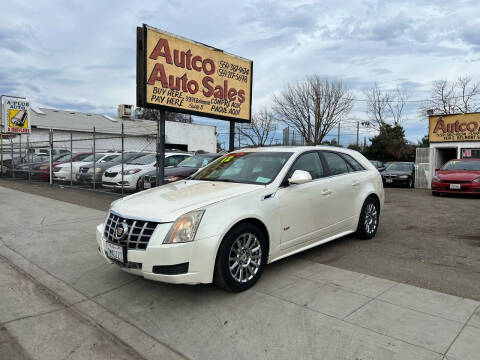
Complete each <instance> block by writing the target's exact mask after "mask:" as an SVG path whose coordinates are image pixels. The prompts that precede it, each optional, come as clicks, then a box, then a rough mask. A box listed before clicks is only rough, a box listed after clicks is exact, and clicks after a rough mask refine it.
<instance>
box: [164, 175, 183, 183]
mask: <svg viewBox="0 0 480 360" xmlns="http://www.w3.org/2000/svg"><path fill="white" fill-rule="evenodd" d="M180 179H181V178H180V176H167V177H166V178H165V181H166V182H174V181H177V180H180Z"/></svg>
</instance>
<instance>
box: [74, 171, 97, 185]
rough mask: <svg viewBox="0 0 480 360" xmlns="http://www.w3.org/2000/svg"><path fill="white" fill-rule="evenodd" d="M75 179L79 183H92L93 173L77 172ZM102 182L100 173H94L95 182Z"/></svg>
mask: <svg viewBox="0 0 480 360" xmlns="http://www.w3.org/2000/svg"><path fill="white" fill-rule="evenodd" d="M75 179H76V181H78V182H80V183H92V182H93V174H92V173H77V174H76V175H75ZM101 182H102V174H95V183H101Z"/></svg>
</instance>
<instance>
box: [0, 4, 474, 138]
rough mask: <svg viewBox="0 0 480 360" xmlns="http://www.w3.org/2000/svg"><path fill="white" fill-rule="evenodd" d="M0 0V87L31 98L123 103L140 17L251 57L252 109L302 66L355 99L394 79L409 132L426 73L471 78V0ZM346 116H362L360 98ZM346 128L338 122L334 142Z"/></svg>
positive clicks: (223, 127)
mask: <svg viewBox="0 0 480 360" xmlns="http://www.w3.org/2000/svg"><path fill="white" fill-rule="evenodd" d="M1 9H2V14H3V16H2V21H1V22H0V55H1V60H0V93H2V94H12V95H22V96H26V97H27V98H28V99H29V100H31V101H32V102H33V104H34V105H36V106H44V107H53V108H59V109H68V110H77V111H86V112H98V113H105V114H114V113H115V111H116V110H115V109H116V106H117V104H120V103H127V104H133V103H134V102H135V70H136V69H135V36H136V35H135V29H136V26H138V25H141V24H142V23H146V24H149V25H151V26H154V27H157V28H160V29H164V30H167V31H169V32H172V33H175V34H179V35H182V36H184V37H187V38H191V39H194V40H197V41H200V42H203V43H207V44H209V45H213V46H215V47H217V48H222V49H224V50H226V51H228V52H230V53H234V54H237V55H240V56H242V57H246V58H249V59H252V60H253V61H254V79H253V84H254V85H253V108H254V110H255V109H261V108H263V107H268V106H269V105H270V104H271V99H272V94H274V93H275V92H278V91H279V90H281V89H282V87H284V86H285V85H286V84H288V83H292V82H295V81H297V80H300V79H302V78H303V77H305V76H307V75H311V74H318V75H320V76H325V77H329V78H332V79H339V80H342V81H344V82H345V83H346V84H348V86H349V87H351V89H352V90H353V91H354V93H355V96H356V98H358V99H359V100H361V99H363V98H364V95H363V91H364V90H365V89H367V88H369V87H371V86H372V85H373V83H374V82H377V83H378V84H379V85H380V86H381V87H382V88H385V89H393V88H395V87H396V86H401V87H404V88H406V89H407V90H408V92H409V94H410V100H412V102H411V103H410V104H409V106H408V108H407V110H408V113H407V120H406V121H405V123H404V126H405V129H406V133H407V138H408V139H409V140H411V141H416V140H418V139H420V138H421V137H422V136H423V135H424V134H426V132H427V122H426V121H425V120H423V119H421V118H419V116H418V114H417V107H418V103H416V102H414V101H415V100H420V99H425V98H426V97H428V91H429V88H430V86H431V83H432V81H433V80H438V79H443V78H450V79H454V78H456V77H457V76H458V75H471V76H472V77H473V78H474V79H475V80H480V66H478V64H479V60H480V2H478V1H460V0H456V1H443V0H438V1H428V0H403V1H381V0H358V1H354V0H349V1H348V2H346V1H342V2H340V1H338V0H324V1H313V0H312V1H309V0H291V1H280V0H277V1H266V0H265V1H251V0H244V1H235V2H233V1H228V0H208V1H186V0H184V1H180V0H168V1H132V0H130V1H120V0H116V1H113V0H111V1H87V0H83V1H65V0H63V1H53V0H48V1H41V0H36V1H31V0H28V1H20V0H15V1H9V0H2V1H1ZM350 118H351V119H352V121H355V120H357V119H359V120H363V119H365V118H366V114H365V103H364V102H362V101H357V102H356V104H355V107H354V111H353V112H352V114H351V116H350ZM196 121H197V122H209V123H213V124H215V125H217V126H218V128H219V133H220V135H221V138H220V140H221V141H226V138H227V137H226V132H227V128H228V124H227V123H226V122H223V121H213V122H212V121H207V120H203V119H197V120H196ZM362 132H363V130H362ZM353 133H354V130H353V129H351V128H349V127H348V126H347V125H346V126H345V128H342V134H345V135H344V136H343V135H342V138H341V143H344V144H348V143H350V142H353V141H354V136H353V135H349V134H353ZM363 133H364V135H366V133H365V132H363ZM332 136H334V135H332ZM362 136H363V135H362Z"/></svg>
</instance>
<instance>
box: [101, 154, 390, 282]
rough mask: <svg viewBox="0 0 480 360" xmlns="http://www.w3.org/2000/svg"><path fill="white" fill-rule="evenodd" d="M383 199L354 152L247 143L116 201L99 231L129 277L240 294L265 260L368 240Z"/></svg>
mask: <svg viewBox="0 0 480 360" xmlns="http://www.w3.org/2000/svg"><path fill="white" fill-rule="evenodd" d="M383 203H384V191H383V186H382V180H381V176H380V174H379V173H378V171H377V170H376V168H375V167H374V166H373V165H372V164H371V163H370V162H369V161H368V160H367V159H366V158H365V157H363V156H362V155H361V154H359V153H358V152H356V151H353V150H348V149H338V148H332V147H326V146H315V147H282V148H275V147H273V148H256V149H245V150H239V151H235V152H233V153H230V154H227V155H225V156H223V157H221V158H220V159H218V160H217V161H214V162H212V163H211V164H210V165H207V166H206V167H204V168H203V169H201V170H200V171H198V172H197V173H195V174H194V175H193V176H191V177H190V178H189V179H188V180H185V181H179V182H175V183H171V184H167V185H163V186H160V187H156V188H154V189H150V190H146V191H142V192H139V193H137V194H133V195H130V196H127V197H124V198H122V199H120V200H118V201H116V202H114V203H113V204H112V206H111V210H110V212H109V214H108V217H107V219H106V221H105V223H104V224H101V225H99V226H98V227H97V235H96V236H97V243H98V247H99V249H100V254H101V255H102V256H104V258H105V259H107V261H110V262H113V263H116V264H118V265H120V266H121V267H122V268H123V269H125V270H127V271H129V272H131V273H135V274H138V275H141V276H144V277H145V278H148V279H152V280H157V281H165V282H172V283H189V284H195V283H210V282H212V281H215V282H216V283H217V284H218V285H220V286H222V287H224V288H226V289H228V290H231V291H242V290H245V289H248V288H249V287H251V286H252V285H254V284H255V282H256V281H257V280H258V278H259V277H260V276H261V273H262V271H263V269H264V267H265V265H266V264H267V263H270V262H273V261H276V260H279V259H282V258H284V257H287V256H289V255H292V254H295V253H297V252H300V251H303V250H305V249H308V248H311V247H313V246H316V245H320V244H323V243H326V242H328V241H331V240H334V239H336V238H339V237H342V236H345V235H347V234H349V233H353V232H356V233H357V236H358V237H359V238H362V239H370V238H372V237H373V236H375V234H376V231H377V228H378V223H379V215H380V209H381V208H382V206H383ZM139 228H142V229H143V230H142V233H141V234H139V233H138V231H139V230H138V229H139ZM132 262H134V263H132Z"/></svg>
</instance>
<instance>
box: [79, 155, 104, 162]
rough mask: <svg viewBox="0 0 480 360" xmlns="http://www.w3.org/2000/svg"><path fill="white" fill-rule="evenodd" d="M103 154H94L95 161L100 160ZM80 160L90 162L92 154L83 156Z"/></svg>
mask: <svg viewBox="0 0 480 360" xmlns="http://www.w3.org/2000/svg"><path fill="white" fill-rule="evenodd" d="M104 156H105V154H95V161H98V160H100V159H101V158H102V157H104ZM77 161H78V160H77ZM82 161H85V162H90V161H92V162H93V154H91V155H88V156H87V157H86V158H84V159H83V160H82Z"/></svg>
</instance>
